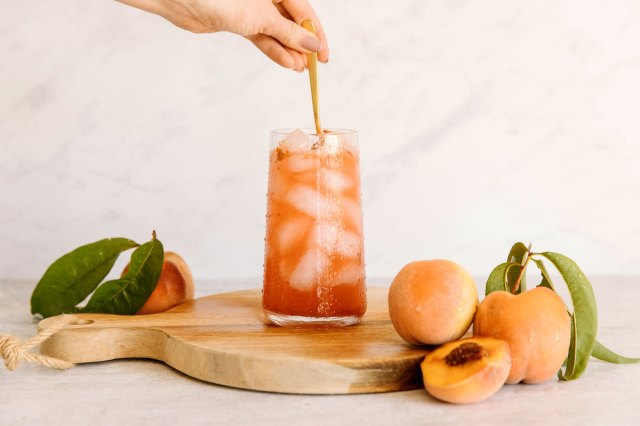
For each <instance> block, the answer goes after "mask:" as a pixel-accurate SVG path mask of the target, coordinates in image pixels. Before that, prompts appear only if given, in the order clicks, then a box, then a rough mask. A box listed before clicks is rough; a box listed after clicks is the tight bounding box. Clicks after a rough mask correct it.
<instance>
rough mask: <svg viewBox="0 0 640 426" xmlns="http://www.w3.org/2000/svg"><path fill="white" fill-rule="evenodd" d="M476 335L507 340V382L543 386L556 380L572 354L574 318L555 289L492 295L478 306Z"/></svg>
mask: <svg viewBox="0 0 640 426" xmlns="http://www.w3.org/2000/svg"><path fill="white" fill-rule="evenodd" d="M473 334H474V336H486V337H493V338H496V339H503V340H506V341H507V342H509V346H510V348H511V371H510V372H509V377H508V378H507V383H519V382H525V383H540V382H544V381H546V380H549V379H550V378H551V377H553V376H554V375H555V374H556V373H557V371H558V370H559V369H560V367H561V366H562V363H563V362H564V360H565V359H566V357H567V353H568V351H569V341H570V339H571V319H570V317H569V314H568V313H567V308H566V307H565V305H564V302H563V301H562V299H561V298H560V296H558V295H557V294H556V293H555V292H554V291H553V290H550V289H548V288H546V287H536V288H534V289H532V290H528V291H525V292H523V293H521V294H519V295H513V294H511V293H508V292H506V291H495V292H493V293H491V294H489V295H488V296H487V297H485V299H484V300H483V301H482V302H481V303H480V306H478V311H477V313H476V318H475V320H474V323H473Z"/></svg>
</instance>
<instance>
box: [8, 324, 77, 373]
mask: <svg viewBox="0 0 640 426" xmlns="http://www.w3.org/2000/svg"><path fill="white" fill-rule="evenodd" d="M74 324H80V320H78V318H76V317H74V316H73V315H60V316H58V317H56V318H53V319H51V320H50V321H48V324H47V326H46V327H45V328H43V329H42V330H40V332H38V334H36V335H35V336H33V337H32V338H30V339H29V340H27V341H26V342H22V341H21V340H20V339H19V338H18V337H16V336H12V335H9V334H0V358H2V359H4V366H5V367H6V368H7V370H9V371H13V370H15V369H16V368H18V365H20V362H21V361H26V362H31V363H34V364H40V365H44V366H45V367H49V368H55V369H57V370H66V369H67V368H71V367H73V365H74V364H73V363H72V362H69V361H65V360H63V359H58V358H53V357H50V356H46V355H42V354H39V353H33V352H30V350H31V349H33V348H35V347H36V346H39V345H40V344H41V343H42V342H44V341H45V340H47V339H48V338H49V337H51V336H53V335H54V334H56V333H57V332H58V331H60V330H62V329H63V328H65V327H67V326H69V325H74Z"/></svg>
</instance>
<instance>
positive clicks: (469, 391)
mask: <svg viewBox="0 0 640 426" xmlns="http://www.w3.org/2000/svg"><path fill="white" fill-rule="evenodd" d="M420 367H421V368H422V378H423V381H424V387H425V388H426V389H427V391H428V392H429V393H430V394H431V395H432V396H433V397H434V398H438V399H440V400H442V401H446V402H451V403H453V404H469V403H473V402H479V401H482V400H484V399H487V398H489V397H490V396H491V395H493V394H494V393H496V392H497V391H498V389H500V388H501V387H502V385H504V383H505V381H506V380H507V376H508V375H509V370H510V369H511V353H510V350H509V344H508V343H507V342H505V341H504V340H499V339H493V338H488V337H480V338H479V337H474V338H469V339H462V340H457V341H455V342H449V343H446V344H444V345H442V346H440V347H439V348H437V349H436V350H434V351H433V352H431V353H429V354H428V355H427V356H426V357H425V359H424V361H422V364H420Z"/></svg>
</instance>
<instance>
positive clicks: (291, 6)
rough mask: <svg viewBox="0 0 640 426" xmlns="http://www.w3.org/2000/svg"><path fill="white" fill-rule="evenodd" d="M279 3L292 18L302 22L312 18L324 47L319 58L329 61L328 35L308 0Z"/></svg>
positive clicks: (288, 0)
mask: <svg viewBox="0 0 640 426" xmlns="http://www.w3.org/2000/svg"><path fill="white" fill-rule="evenodd" d="M279 5H280V6H282V8H284V9H285V10H286V11H287V13H288V14H289V15H290V16H291V17H292V18H293V19H292V20H293V21H295V22H296V23H298V24H300V23H302V21H304V20H305V19H311V20H312V21H313V23H314V24H315V26H316V35H317V36H318V39H319V40H320V42H321V43H322V49H320V51H319V52H318V60H319V61H320V62H327V61H328V60H329V44H328V42H327V36H326V34H325V33H324V29H323V28H322V23H320V19H318V15H316V12H314V10H313V8H312V7H311V5H310V4H309V2H308V1H307V0H282V1H280V2H279Z"/></svg>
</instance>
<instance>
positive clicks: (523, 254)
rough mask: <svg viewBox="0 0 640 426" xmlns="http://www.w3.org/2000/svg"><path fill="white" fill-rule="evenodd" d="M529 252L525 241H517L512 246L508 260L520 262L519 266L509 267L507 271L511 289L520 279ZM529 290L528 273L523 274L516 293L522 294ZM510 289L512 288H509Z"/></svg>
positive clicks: (508, 283) (508, 284)
mask: <svg viewBox="0 0 640 426" xmlns="http://www.w3.org/2000/svg"><path fill="white" fill-rule="evenodd" d="M528 254H529V248H528V247H527V246H525V245H524V243H520V242H518V243H515V244H514V245H513V247H511V251H510V252H509V256H508V257H507V262H511V263H518V264H520V267H519V268H509V271H507V278H506V279H507V286H508V288H509V289H512V288H513V285H514V284H515V283H516V281H517V280H518V277H519V276H520V274H521V272H522V268H524V266H525V262H526V260H527V255H528ZM526 290H527V276H526V274H522V278H521V279H520V286H519V287H518V290H517V291H516V294H520V293H522V292H524V291H526ZM508 291H510V290H508Z"/></svg>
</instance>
